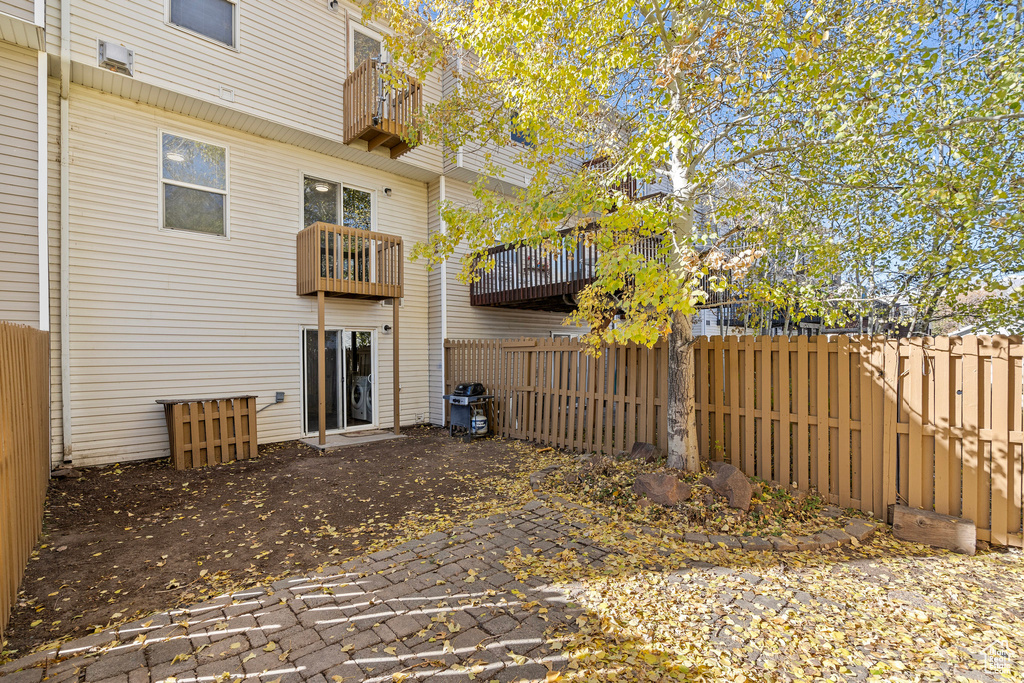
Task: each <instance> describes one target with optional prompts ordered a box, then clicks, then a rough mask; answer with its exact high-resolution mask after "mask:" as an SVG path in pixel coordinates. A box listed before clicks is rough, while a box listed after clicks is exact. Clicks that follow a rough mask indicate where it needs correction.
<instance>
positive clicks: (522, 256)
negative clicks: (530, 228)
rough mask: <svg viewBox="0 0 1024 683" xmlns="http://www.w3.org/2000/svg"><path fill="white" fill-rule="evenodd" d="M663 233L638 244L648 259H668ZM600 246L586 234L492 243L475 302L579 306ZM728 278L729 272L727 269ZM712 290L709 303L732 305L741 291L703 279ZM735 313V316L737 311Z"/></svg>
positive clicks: (473, 287)
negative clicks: (554, 243) (568, 243)
mask: <svg viewBox="0 0 1024 683" xmlns="http://www.w3.org/2000/svg"><path fill="white" fill-rule="evenodd" d="M659 247H660V238H657V237H647V238H643V239H640V240H638V241H637V242H636V243H635V244H634V245H633V251H634V252H635V253H637V254H639V255H641V256H643V257H644V258H647V259H651V260H655V259H659V258H662V257H660V256H659V254H658V251H659ZM598 256H599V251H598V249H597V247H596V246H595V245H594V243H593V240H590V239H587V235H586V233H585V232H584V233H582V234H580V236H579V237H577V240H576V246H575V247H573V248H568V249H563V250H555V251H547V250H545V249H543V248H542V247H531V246H527V245H523V244H502V245H499V246H496V247H491V248H490V249H489V250H488V251H487V254H486V255H485V256H483V257H482V258H481V259H480V260H479V261H478V262H477V279H476V280H474V281H473V282H472V283H471V284H470V290H469V292H470V305H472V306H499V307H504V308H521V309H527V310H533V311H555V312H562V313H567V312H570V311H573V310H575V308H576V295H578V294H579V293H580V292H581V291H582V290H583V289H584V288H585V287H586V286H587V285H589V284H590V283H592V282H593V281H594V280H595V279H596V271H597V261H598ZM725 276H726V277H728V273H727V272H726V273H725ZM701 288H702V289H703V290H704V291H706V292H707V293H708V296H707V300H706V301H705V302H704V305H706V306H716V307H717V306H722V305H731V302H734V301H736V293H735V290H733V289H732V287H730V286H728V285H726V287H725V288H724V289H714V288H713V287H712V281H711V277H710V276H709V275H704V276H703V277H702V278H701ZM731 315H733V317H735V312H734V311H732V312H731Z"/></svg>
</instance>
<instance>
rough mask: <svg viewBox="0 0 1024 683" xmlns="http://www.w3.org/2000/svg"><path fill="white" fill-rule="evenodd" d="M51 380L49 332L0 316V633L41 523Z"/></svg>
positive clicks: (47, 473)
mask: <svg viewBox="0 0 1024 683" xmlns="http://www.w3.org/2000/svg"><path fill="white" fill-rule="evenodd" d="M49 386H50V342H49V334H47V333H46V332H41V331H39V330H36V329H32V328H30V327H25V326H23V325H14V324H11V323H5V322H0V638H2V637H3V631H4V627H5V626H6V625H7V619H8V617H9V615H10V609H11V605H12V604H13V602H14V600H15V599H16V597H17V594H18V586H19V585H20V584H21V579H22V577H23V576H24V573H25V565H26V563H27V562H28V558H29V555H30V554H31V552H32V548H33V547H35V544H36V539H38V537H39V533H40V532H41V531H42V528H43V503H44V501H45V499H46V486H47V483H48V482H49V479H50V439H49V436H50V425H49V417H50V400H49Z"/></svg>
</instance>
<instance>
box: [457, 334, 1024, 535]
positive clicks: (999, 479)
mask: <svg viewBox="0 0 1024 683" xmlns="http://www.w3.org/2000/svg"><path fill="white" fill-rule="evenodd" d="M603 351H604V352H603V354H602V355H601V356H600V357H596V358H595V357H592V356H588V355H586V354H585V353H584V351H583V346H582V345H581V344H580V343H579V342H577V341H575V340H570V339H528V338H524V339H506V340H461V341H452V340H449V341H446V342H445V379H446V387H447V389H448V390H449V391H450V390H451V389H452V388H453V387H454V386H455V384H458V383H461V382H470V381H475V382H483V383H484V384H485V385H486V386H487V388H488V390H489V391H490V392H491V393H493V394H495V405H496V424H495V432H496V433H498V434H500V435H502V436H507V437H512V438H521V439H528V440H531V441H536V442H538V443H542V444H550V445H552V446H557V447H559V448H566V449H570V450H576V451H598V452H603V453H606V454H614V453H616V452H618V451H620V450H625V449H628V448H629V447H630V446H631V445H632V443H633V441H634V440H635V441H649V442H651V443H654V444H655V445H656V446H658V447H659V448H661V449H662V450H664V447H665V443H666V429H667V422H666V413H665V408H666V401H665V398H666V396H667V393H668V386H667V381H668V380H667V376H668V372H667V362H668V358H667V349H666V346H665V345H664V344H658V345H657V346H655V347H654V348H653V349H647V348H645V347H636V346H630V345H627V346H615V347H606V348H605V349H604V350H603ZM1022 361H1024V344H1022V343H1021V338H1020V337H1004V336H1000V337H936V338H923V339H922V338H917V339H899V340H897V339H886V338H884V337H856V338H850V337H845V336H839V337H832V338H828V337H795V338H787V337H756V338H755V337H731V338H728V339H718V338H714V339H708V338H700V339H698V340H697V342H696V344H695V364H694V374H695V398H696V413H697V431H698V441H699V444H700V449H701V456H702V457H704V458H711V459H715V460H726V461H729V462H731V463H732V464H734V465H736V466H737V467H739V468H741V469H742V470H743V471H744V472H745V473H746V474H748V475H750V476H757V477H760V478H762V479H765V480H767V481H773V482H776V483H780V484H784V485H787V486H788V485H791V484H794V483H795V484H796V486H797V487H798V488H800V489H804V490H809V489H816V490H817V491H818V492H819V493H820V494H821V495H822V496H823V497H824V498H825V499H826V500H828V501H830V502H832V503H834V504H838V505H842V506H844V507H853V508H857V509H860V510H863V511H865V512H870V513H871V514H873V515H874V516H876V517H878V518H880V519H885V517H886V513H887V510H888V506H889V505H892V504H894V503H902V504H906V505H910V506H911V507H915V508H923V509H926V510H935V511H936V512H939V513H942V514H949V515H954V516H959V517H963V518H965V519H970V520H972V521H973V522H975V524H976V525H977V527H978V537H979V538H981V539H984V540H989V541H992V542H994V543H999V544H1003V545H1014V546H1024V533H1022V530H1024V517H1022V515H1024V513H1022V508H1024V505H1022V491H1024V369H1022Z"/></svg>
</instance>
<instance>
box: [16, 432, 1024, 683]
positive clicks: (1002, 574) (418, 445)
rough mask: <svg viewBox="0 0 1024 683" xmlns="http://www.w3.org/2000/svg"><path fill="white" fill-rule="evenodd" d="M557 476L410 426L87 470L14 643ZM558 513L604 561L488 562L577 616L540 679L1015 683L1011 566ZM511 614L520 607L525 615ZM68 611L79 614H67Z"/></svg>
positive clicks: (61, 506)
mask: <svg viewBox="0 0 1024 683" xmlns="http://www.w3.org/2000/svg"><path fill="white" fill-rule="evenodd" d="M375 449H379V450H375ZM551 464H558V465H563V470H562V471H572V470H574V469H575V468H577V467H578V466H579V462H578V459H577V458H576V457H575V456H571V455H567V454H561V453H559V452H557V451H552V450H550V449H541V448H536V447H532V446H528V445H524V444H520V443H516V442H509V441H500V440H487V441H483V442H477V443H474V444H470V445H465V444H461V443H460V442H454V441H449V440H448V439H447V438H446V437H445V436H444V435H442V434H441V433H440V432H437V431H432V430H422V431H418V432H416V433H414V435H413V436H412V437H411V438H410V439H407V440H404V441H403V442H401V443H400V444H398V442H383V444H382V445H381V444H379V445H376V446H374V447H373V448H370V447H363V448H356V449H351V450H350V451H349V452H348V453H345V452H341V453H339V454H335V455H332V456H323V455H320V454H316V453H313V452H309V451H305V450H299V449H296V448H294V447H288V448H283V449H280V450H278V451H276V452H273V453H267V454H266V455H265V456H264V458H263V459H262V460H261V461H258V462H255V463H249V464H240V465H233V466H229V467H224V468H215V469H213V470H205V471H192V472H186V473H176V472H174V471H173V470H171V469H169V468H167V467H161V466H160V465H156V464H152V463H151V464H147V465H137V466H132V467H120V468H108V469H107V470H97V471H95V472H92V473H89V475H87V477H86V479H87V481H84V482H83V481H79V482H78V483H77V484H76V483H74V482H68V483H61V484H59V485H58V486H56V487H55V491H56V495H54V492H53V491H52V492H51V500H50V503H49V512H48V514H49V517H48V531H47V534H48V535H47V536H46V538H44V541H43V545H42V546H41V547H40V551H39V555H38V559H35V560H34V561H33V563H32V567H31V568H30V573H29V577H28V581H27V583H26V590H25V592H24V593H23V596H22V602H23V603H24V604H23V605H22V606H21V607H20V608H19V610H18V612H17V614H16V619H15V622H14V627H13V628H12V629H11V635H12V636H13V637H14V638H15V639H17V638H22V639H24V641H25V642H26V643H28V645H29V646H31V645H37V644H40V643H42V642H43V640H50V639H52V638H54V637H55V636H64V637H69V636H73V635H81V634H82V633H83V632H87V631H89V630H91V629H92V628H93V627H94V626H96V625H103V624H105V623H106V621H107V620H113V621H122V620H126V619H128V618H129V617H131V616H132V614H134V612H139V611H141V612H146V611H154V610H159V609H166V608H168V607H172V606H174V605H177V604H180V603H183V602H197V601H199V600H201V599H203V598H204V597H205V596H207V595H208V594H211V593H219V592H222V591H225V590H233V589H235V588H236V587H240V586H244V585H246V584H250V583H263V582H266V581H268V580H270V579H271V578H276V577H278V576H281V575H283V574H297V573H301V572H305V571H310V570H312V569H316V568H317V567H318V566H320V565H322V564H326V563H330V564H336V563H339V562H340V561H341V560H342V559H344V557H351V556H357V555H358V556H362V555H364V554H366V553H368V552H370V551H372V550H376V549H378V548H382V547H387V546H391V545H394V544H396V543H397V542H399V541H401V540H404V539H406V538H413V537H419V536H421V535H423V534H425V533H428V532H432V531H438V530H449V529H451V528H452V527H453V526H455V525H456V524H457V523H459V522H464V521H468V520H470V519H473V518H476V517H481V516H484V515H488V514H492V513H495V512H500V511H510V510H515V509H519V508H520V507H521V506H523V505H524V504H525V503H526V502H527V501H529V500H531V499H532V494H531V492H530V489H529V484H528V478H529V475H530V473H531V472H533V471H536V470H538V469H540V468H542V467H545V466H547V465H551ZM147 468H148V469H147ZM549 481H550V480H549ZM274 482H276V484H275V483H274ZM552 485H554V482H552ZM160 491H164V493H163V494H161V493H160ZM61 494H64V495H61ZM76 504H77V505H76ZM532 505H533V506H536V505H537V503H533V504H532ZM552 505H553V507H555V508H556V510H555V512H554V513H552V514H553V515H554V516H555V517H556V518H557V519H558V520H559V524H561V525H563V528H568V529H569V530H570V532H571V533H575V532H573V531H572V530H573V527H572V526H569V527H564V525H565V524H566V523H573V522H574V523H576V527H575V528H576V529H577V530H578V533H579V534H580V535H586V536H587V537H589V539H591V540H592V541H594V542H596V543H597V544H598V545H599V546H600V547H601V548H603V549H606V550H609V551H611V552H612V554H609V555H607V556H605V555H604V552H603V551H602V553H601V555H602V556H603V558H604V560H603V563H594V562H593V558H588V557H587V556H585V555H583V554H582V553H580V552H579V551H578V550H576V549H574V548H580V547H582V546H581V545H576V544H574V543H566V544H563V545H560V546H559V545H555V546H554V547H545V544H544V543H543V542H541V541H539V540H537V539H533V538H532V537H531V538H525V539H523V541H522V542H517V543H518V545H516V546H515V547H514V548H511V550H510V552H509V553H508V555H507V557H506V558H505V560H504V561H503V564H504V566H505V567H506V569H507V570H508V572H509V573H510V574H511V575H512V576H513V577H514V578H516V579H520V580H522V579H526V578H528V577H534V578H536V577H544V579H543V584H544V585H545V588H544V592H545V594H552V590H551V589H561V590H564V591H566V592H567V593H568V594H569V597H570V600H571V602H572V605H578V606H579V607H580V608H582V610H583V612H582V613H580V614H579V616H574V617H573V619H572V621H571V622H565V621H564V620H560V619H551V620H550V621H549V620H548V619H547V618H546V617H547V616H548V615H546V614H541V615H539V617H538V618H539V619H540V620H541V623H543V624H544V626H543V628H549V632H548V634H547V639H548V643H549V644H550V648H551V649H553V650H554V652H555V653H560V654H561V655H562V656H563V657H564V658H565V659H566V661H567V663H568V669H567V670H565V671H564V672H563V673H556V672H554V671H547V672H545V673H542V674H540V675H541V678H540V680H545V679H547V680H563V681H671V680H681V681H722V680H725V681H747V680H750V681H776V680H781V681H796V680H806V681H811V680H849V679H862V680H874V681H903V680H906V681H917V680H1009V681H1024V673H1022V672H1024V669H1022V668H1021V666H1020V662H1022V661H1024V639H1022V638H1021V635H1020V634H1021V633H1024V558H1022V555H1021V553H1020V552H1019V551H991V552H984V553H981V554H979V555H978V556H975V557H965V556H960V555H954V554H952V553H948V552H945V551H936V550H932V549H929V548H925V547H922V546H918V545H914V544H908V543H903V542H900V541H897V540H895V539H894V538H893V537H892V536H891V535H890V534H888V533H887V532H883V533H881V534H879V535H878V536H876V538H875V539H873V540H871V541H870V542H869V543H867V544H864V545H863V546H861V547H845V548H842V549H837V550H831V551H826V552H820V553H786V554H779V553H744V552H730V551H726V550H724V549H720V548H719V549H714V548H703V547H696V546H693V545H686V544H679V543H676V542H674V541H672V540H670V539H664V538H663V539H654V538H652V537H650V536H647V535H645V534H642V533H639V528H640V527H641V526H644V525H649V524H650V518H649V517H647V516H644V515H643V514H640V516H637V514H636V513H637V511H635V510H628V509H625V508H623V507H621V506H619V507H618V508H616V507H615V506H608V507H607V508H606V509H604V510H603V512H604V513H605V514H609V513H610V515H609V516H610V519H606V520H604V521H600V520H599V519H598V518H595V517H593V516H591V515H589V514H588V513H586V512H585V511H581V510H578V509H575V508H565V509H562V508H561V507H560V506H559V505H558V504H552ZM597 505H600V501H598V503H597ZM86 506H89V509H88V510H86V509H85V508H86ZM94 510H95V512H94ZM101 510H102V513H100V512H99V511H101ZM127 512H131V513H132V516H131V517H128V516H127ZM158 515H159V518H158ZM264 515H266V518H264V517H263V516H264ZM147 519H148V520H149V521H146V520H147ZM115 522H116V523H115ZM662 523H663V524H669V521H668V520H662ZM678 530H679V531H685V530H688V529H686V528H685V527H680V528H678ZM147 536H151V537H152V538H147ZM158 537H159V542H160V543H162V544H165V545H157V544H156V541H157V538H158ZM278 540H280V541H282V543H280V544H278V543H277V541H278ZM58 544H61V545H58ZM509 545H511V544H509ZM548 545H550V544H548ZM62 546H65V547H64V549H63V550H60V548H61V547H62ZM254 546H255V547H254ZM268 549H269V550H271V552H270V553H269V554H266V555H262V553H264V552H265V551H266V550H268ZM67 553H73V554H72V555H67ZM163 555H167V557H166V558H164V557H162V556H163ZM65 557H73V558H74V559H73V561H72V562H65V561H63V559H64V558H65ZM232 560H235V561H234V562H232ZM425 561H427V560H426V559H425V558H418V559H417V560H416V563H417V566H418V565H419V564H421V563H422V562H425ZM161 562H163V565H162V566H161ZM76 563H81V564H82V565H83V567H79V566H77V565H76ZM388 566H393V565H388ZM40 568H46V571H45V572H43V571H41V569H40ZM204 570H205V573H204ZM111 575H112V576H111ZM89 577H93V578H92V579H91V581H92V583H88V582H87V579H89ZM475 579H476V577H475V576H473V574H472V573H470V574H468V575H467V578H465V579H464V581H465V583H466V584H467V585H473V583H472V582H475ZM171 581H178V582H180V585H178V586H177V587H176V588H167V585H169V583H170V582H171ZM529 583H531V585H536V584H537V582H536V581H535V580H534V581H530V582H529ZM458 585H459V586H461V585H462V584H461V583H459V584H458ZM442 588H443V586H442ZM112 589H113V590H112ZM118 590H120V592H117V591H118ZM103 591H106V592H103ZM519 597H520V599H521V600H522V601H523V603H524V605H523V609H530V608H531V606H535V605H536V602H535V600H536V598H534V597H532V596H531V595H521V596H519ZM65 598H70V599H69V600H65ZM90 600H91V601H92V602H89V601H90ZM83 605H90V606H91V607H92V611H86V612H84V613H82V615H81V616H78V615H77V613H76V612H75V611H74V610H76V609H77V610H80V609H82V606H83ZM142 605H145V606H146V607H145V608H140V606H142ZM154 605H155V606H154ZM58 608H60V609H59V610H58ZM114 610H116V612H118V613H120V616H118V617H115V616H113V614H112V612H113V611H114ZM69 617H70V618H69ZM65 620H66V621H65ZM53 622H57V623H56V624H54V623H53ZM33 623H34V624H35V625H34V626H33V625H32V624H33ZM65 623H67V624H71V626H62V624H65ZM61 629H64V630H63V631H61ZM26 634H27V635H26ZM380 647H381V648H384V649H383V650H382V651H384V652H388V650H387V648H388V647H393V646H392V645H388V644H381V645H380ZM22 653H24V650H23V652H22ZM478 654H479V653H478ZM986 656H987V658H986ZM453 671H454V669H453ZM463 673H464V674H465V673H466V672H463ZM470 673H471V672H470ZM415 674H416V672H415V671H411V672H410V673H409V677H410V678H415ZM467 675H468V674H467Z"/></svg>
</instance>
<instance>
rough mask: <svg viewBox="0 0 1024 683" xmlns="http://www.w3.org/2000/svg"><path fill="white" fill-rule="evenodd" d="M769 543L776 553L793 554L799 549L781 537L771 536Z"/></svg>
mask: <svg viewBox="0 0 1024 683" xmlns="http://www.w3.org/2000/svg"><path fill="white" fill-rule="evenodd" d="M771 541H772V545H773V546H775V551H776V552H780V553H795V552H796V551H797V550H799V548H797V545H796V543H794V542H793V541H791V540H789V539H787V538H784V537H782V536H772V538H771Z"/></svg>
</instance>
